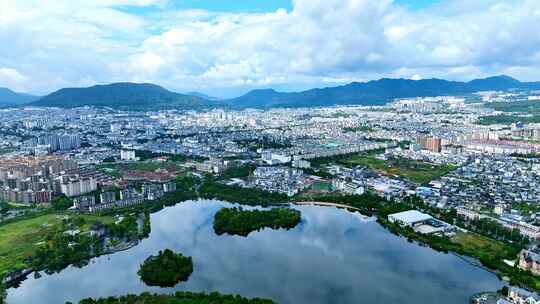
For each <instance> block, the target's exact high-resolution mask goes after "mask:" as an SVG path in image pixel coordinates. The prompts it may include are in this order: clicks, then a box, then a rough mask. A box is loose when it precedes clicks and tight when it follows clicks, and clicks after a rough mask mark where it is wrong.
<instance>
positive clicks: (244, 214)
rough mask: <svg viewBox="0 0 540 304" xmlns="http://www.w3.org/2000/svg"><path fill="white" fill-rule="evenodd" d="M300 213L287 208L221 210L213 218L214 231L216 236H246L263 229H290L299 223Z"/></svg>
mask: <svg viewBox="0 0 540 304" xmlns="http://www.w3.org/2000/svg"><path fill="white" fill-rule="evenodd" d="M300 220H301V213H300V211H298V210H294V209H289V208H273V209H271V210H243V209H242V208H223V209H221V210H219V211H218V212H217V213H216V214H215V216H214V231H215V232H216V233H217V234H218V235H222V234H224V233H227V234H230V235H241V236H248V235H249V234H250V233H251V232H253V231H258V230H260V229H263V228H272V229H280V228H284V229H292V228H294V227H296V225H298V223H300Z"/></svg>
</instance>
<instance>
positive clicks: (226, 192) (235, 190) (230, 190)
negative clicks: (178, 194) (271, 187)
mask: <svg viewBox="0 0 540 304" xmlns="http://www.w3.org/2000/svg"><path fill="white" fill-rule="evenodd" d="M199 197H201V198H206V199H218V200H224V201H229V202H234V203H239V204H246V205H261V206H268V205H271V204H275V203H283V202H287V201H289V197H288V196H287V195H285V194H281V193H273V192H268V191H263V190H260V189H253V188H242V187H238V186H228V185H224V184H221V183H219V182H215V181H212V180H208V181H206V182H205V183H203V185H202V186H201V187H200V188H199Z"/></svg>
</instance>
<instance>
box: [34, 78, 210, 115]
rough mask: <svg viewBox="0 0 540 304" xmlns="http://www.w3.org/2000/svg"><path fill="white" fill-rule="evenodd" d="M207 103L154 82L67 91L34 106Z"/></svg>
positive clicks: (134, 106) (142, 106)
mask: <svg viewBox="0 0 540 304" xmlns="http://www.w3.org/2000/svg"><path fill="white" fill-rule="evenodd" d="M207 104H208V101H207V100H205V99H203V98H201V97H197V96H190V95H184V94H179V93H175V92H171V91H169V90H167V89H165V88H163V87H161V86H159V85H156V84H152V83H131V82H117V83H111V84H100V85H94V86H91V87H86V88H64V89H60V90H58V91H56V92H53V93H51V94H49V95H47V96H45V97H43V98H41V99H39V100H37V101H36V102H34V103H32V105H35V106H53V107H68V108H70V107H79V106H107V107H113V108H126V109H148V108H152V109H153V108H156V109H159V108H198V107H204V106H206V105H207Z"/></svg>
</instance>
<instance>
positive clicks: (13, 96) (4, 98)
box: [0, 87, 39, 106]
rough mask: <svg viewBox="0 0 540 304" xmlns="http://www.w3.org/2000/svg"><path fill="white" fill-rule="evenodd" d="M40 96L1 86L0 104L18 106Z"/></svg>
mask: <svg viewBox="0 0 540 304" xmlns="http://www.w3.org/2000/svg"><path fill="white" fill-rule="evenodd" d="M38 98H39V97H38V96H34V95H30V94H26V93H19V92H15V91H13V90H11V89H9V88H3V87H0V106H16V105H21V104H25V103H29V102H32V101H34V100H36V99H38Z"/></svg>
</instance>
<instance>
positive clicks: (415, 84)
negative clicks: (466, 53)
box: [0, 75, 540, 110]
mask: <svg viewBox="0 0 540 304" xmlns="http://www.w3.org/2000/svg"><path fill="white" fill-rule="evenodd" d="M513 88H516V89H531V90H539V89H540V82H520V81H519V80H517V79H514V78H511V77H509V76H504V75H502V76H494V77H488V78H483V79H475V80H472V81H469V82H458V81H448V80H443V79H423V80H410V79H388V78H383V79H379V80H373V81H368V82H352V83H349V84H346V85H343V86H336V87H328V88H319V89H311V90H307V91H302V92H278V91H275V90H273V89H259V90H253V91H250V92H248V93H247V94H245V95H242V96H240V97H237V98H232V99H227V100H219V99H217V98H213V97H209V96H207V95H204V94H202V93H196V92H194V93H187V94H180V93H175V92H171V91H169V90H167V89H165V88H163V87H160V86H158V85H155V84H148V83H142V84H138V83H113V84H108V85H96V86H92V87H88V88H65V89H60V90H58V91H56V92H53V93H51V94H49V95H47V96H44V97H42V98H39V99H37V100H32V98H30V97H29V100H28V101H27V102H26V103H25V102H18V103H13V102H12V103H11V104H9V103H6V104H8V105H14V104H21V103H24V104H27V105H31V106H52V107H66V108H71V107H79V106H108V107H113V108H120V109H122V108H125V109H141V110H147V109H173V108H174V109H202V108H211V107H229V108H270V107H315V106H332V105H346V104H351V105H383V104H385V103H387V102H390V101H392V100H393V99H395V98H409V97H429V96H443V95H464V94H470V93H473V92H478V91H490V90H508V89H513ZM0 92H1V91H0ZM0 97H1V95H0ZM34 98H35V97H34ZM6 100H7V99H6ZM10 100H12V99H10ZM1 101H2V99H1V98H0V102H1Z"/></svg>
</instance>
